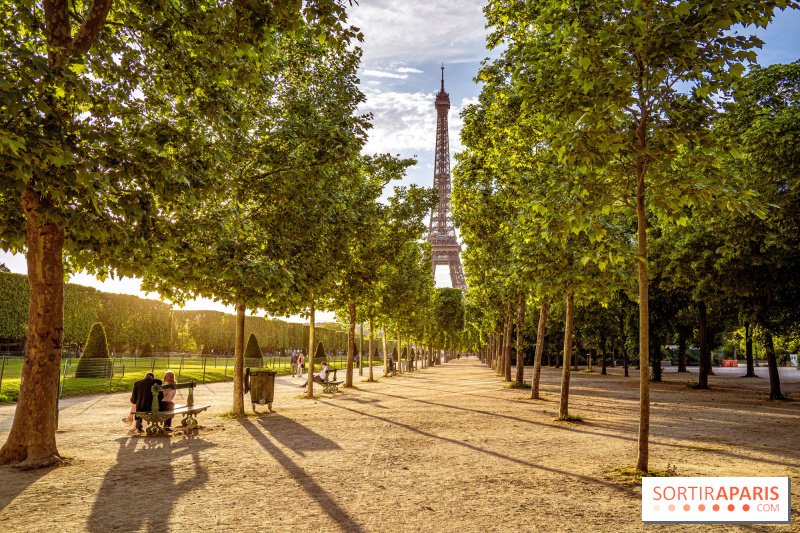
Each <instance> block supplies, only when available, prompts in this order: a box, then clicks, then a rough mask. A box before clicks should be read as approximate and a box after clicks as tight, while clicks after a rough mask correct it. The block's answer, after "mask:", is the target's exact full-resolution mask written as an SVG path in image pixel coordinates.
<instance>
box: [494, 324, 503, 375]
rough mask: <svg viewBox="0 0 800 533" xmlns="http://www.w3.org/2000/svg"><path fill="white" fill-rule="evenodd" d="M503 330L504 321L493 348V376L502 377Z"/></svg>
mask: <svg viewBox="0 0 800 533" xmlns="http://www.w3.org/2000/svg"><path fill="white" fill-rule="evenodd" d="M504 330H505V321H504V322H502V323H501V325H500V331H498V332H497V334H496V335H497V342H496V343H495V347H494V357H495V364H494V366H495V370H494V371H495V374H497V375H498V376H502V375H503V373H502V372H503V331H504Z"/></svg>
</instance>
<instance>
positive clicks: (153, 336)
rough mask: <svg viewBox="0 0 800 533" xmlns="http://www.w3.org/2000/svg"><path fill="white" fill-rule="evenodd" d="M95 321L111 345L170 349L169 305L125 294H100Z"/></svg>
mask: <svg viewBox="0 0 800 533" xmlns="http://www.w3.org/2000/svg"><path fill="white" fill-rule="evenodd" d="M99 296H100V309H99V310H98V320H99V321H100V322H102V323H103V326H104V327H105V328H106V331H107V333H108V337H109V338H110V339H111V342H114V343H123V344H132V345H139V346H141V345H144V344H146V343H150V344H153V345H155V346H169V345H170V343H171V342H172V306H171V305H169V304H167V303H164V302H160V301H158V300H149V299H146V298H139V297H138V296H132V295H128V294H109V293H100V294H99Z"/></svg>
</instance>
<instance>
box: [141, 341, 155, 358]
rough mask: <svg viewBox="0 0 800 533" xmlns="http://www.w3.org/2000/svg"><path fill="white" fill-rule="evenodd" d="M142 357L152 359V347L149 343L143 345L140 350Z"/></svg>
mask: <svg viewBox="0 0 800 533" xmlns="http://www.w3.org/2000/svg"><path fill="white" fill-rule="evenodd" d="M142 357H153V345H152V344H150V343H149V342H146V343H144V348H142Z"/></svg>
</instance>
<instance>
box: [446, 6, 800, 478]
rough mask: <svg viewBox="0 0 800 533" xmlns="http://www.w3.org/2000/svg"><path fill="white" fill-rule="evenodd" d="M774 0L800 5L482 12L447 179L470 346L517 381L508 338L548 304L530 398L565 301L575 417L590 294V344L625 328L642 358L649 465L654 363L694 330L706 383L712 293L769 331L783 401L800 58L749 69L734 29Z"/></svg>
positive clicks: (566, 373) (743, 42)
mask: <svg viewBox="0 0 800 533" xmlns="http://www.w3.org/2000/svg"><path fill="white" fill-rule="evenodd" d="M776 6H780V7H787V6H790V7H793V8H794V7H798V5H797V4H796V3H795V2H770V1H759V2H745V1H731V2H725V3H723V4H720V3H714V2H655V3H650V4H641V3H640V2H630V1H628V0H611V1H603V2H589V3H587V2H579V3H578V4H575V3H568V2H567V3H565V2H561V1H560V0H558V1H556V0H540V1H538V2H535V3H533V4H531V3H527V4H521V3H519V2H514V1H510V0H495V1H493V2H491V3H490V4H489V6H488V7H487V9H486V13H487V19H488V23H489V26H490V27H491V28H492V34H491V36H490V39H489V46H490V48H495V49H497V50H498V51H500V57H499V58H498V59H496V60H494V61H491V62H487V63H486V64H485V65H484V67H483V69H482V70H481V72H480V75H479V79H480V80H481V81H482V82H483V83H484V88H483V90H482V93H481V96H480V98H479V102H478V103H477V104H475V105H472V106H470V107H468V108H467V109H465V111H464V112H463V117H464V121H465V125H464V130H463V132H462V142H463V144H464V146H465V150H464V151H463V152H462V153H461V154H459V155H457V159H458V165H457V167H456V169H455V173H454V189H453V203H454V215H455V220H456V223H457V224H458V226H459V227H460V230H461V235H462V237H463V239H464V242H465V244H466V245H467V247H466V251H465V254H464V266H465V271H466V274H467V281H468V285H469V287H470V291H469V293H468V294H467V301H468V303H467V304H466V309H465V312H466V316H467V320H468V322H470V323H472V324H474V327H475V329H476V331H477V339H476V342H475V344H473V345H472V347H473V348H485V349H486V350H485V357H486V359H487V361H488V362H489V363H490V364H492V365H493V366H494V367H495V368H496V369H497V370H498V372H499V373H500V374H501V375H502V376H503V377H504V378H505V379H506V380H511V352H512V345H513V344H516V347H517V351H518V353H522V352H523V345H524V337H523V332H524V330H525V329H526V327H529V328H530V329H533V324H531V325H530V326H527V325H526V323H525V322H526V321H525V317H526V314H525V313H526V309H527V308H529V307H533V308H534V309H536V310H537V311H538V322H537V323H536V327H535V330H536V335H535V339H536V349H535V353H534V357H533V365H534V383H533V387H532V389H533V390H532V396H533V397H534V398H536V397H538V386H539V383H538V381H539V372H540V365H541V358H542V353H543V351H544V348H545V346H544V341H545V338H546V335H547V324H548V313H549V312H550V310H551V309H553V310H554V311H558V313H557V314H558V315H560V316H561V318H562V319H563V326H561V327H560V328H559V329H560V331H561V333H562V334H563V341H562V342H561V349H562V350H563V362H564V364H563V373H562V387H561V399H560V410H559V411H560V416H561V418H564V419H569V411H568V406H569V379H570V366H571V365H570V364H569V362H570V361H571V359H572V357H573V347H574V345H575V344H576V343H575V340H576V339H575V336H574V331H573V328H574V326H573V324H574V319H575V316H576V307H577V308H579V309H583V310H584V311H585V312H584V313H582V318H583V319H584V320H587V321H589V322H591V324H592V326H593V327H586V328H584V335H585V336H584V338H583V339H581V340H582V341H583V343H582V344H584V343H587V342H591V343H592V344H594V346H595V347H599V348H600V350H599V351H600V352H601V353H603V352H605V351H606V350H607V349H608V348H607V343H612V344H613V345H614V348H617V347H618V349H619V350H620V351H621V352H622V353H623V356H624V357H625V358H627V357H628V356H629V355H634V358H635V359H637V360H638V364H639V365H640V366H641V368H642V369H643V370H642V372H641V379H640V424H639V441H638V453H637V460H636V468H637V469H639V470H642V471H646V470H647V466H648V459H649V452H648V442H649V427H650V408H649V406H650V401H649V382H650V378H651V376H650V372H648V371H647V369H648V368H649V367H650V364H651V363H652V364H653V365H652V366H653V378H654V379H660V369H661V365H660V348H659V346H660V345H662V344H664V343H667V342H675V341H678V342H679V343H680V344H681V345H685V344H686V343H687V342H689V339H690V337H691V336H692V333H691V332H692V330H693V329H695V327H696V329H697V330H698V334H697V337H698V342H699V344H700V353H701V379H700V381H701V382H700V384H699V385H700V386H707V382H706V381H705V376H707V374H708V373H709V371H710V368H711V367H710V345H711V343H710V342H709V326H708V317H709V309H711V308H713V309H715V311H714V312H715V313H723V310H724V312H725V313H727V316H728V317H729V321H730V323H733V324H736V325H740V326H742V327H743V328H744V329H746V331H747V332H748V333H749V332H752V331H754V330H755V331H758V332H759V334H760V335H762V338H763V342H764V345H765V346H766V350H767V359H768V362H769V367H770V391H771V397H772V398H781V397H782V395H781V392H780V384H779V380H778V373H777V366H776V358H775V353H774V349H773V346H772V345H773V342H772V338H773V336H774V335H776V334H782V335H788V334H791V332H792V331H795V332H796V331H797V330H796V328H797V325H798V324H799V323H800V321H798V320H797V317H795V316H793V315H792V313H793V312H796V306H795V310H794V311H792V310H791V303H793V302H796V301H797V297H798V296H800V295H799V294H798V292H797V287H798V284H797V281H798V278H797V274H796V273H795V272H796V271H797V269H796V268H794V267H793V266H792V265H793V264H794V265H796V264H797V263H796V261H797V254H798V253H799V252H800V248H799V247H798V246H797V241H796V239H797V235H798V233H797V231H796V230H797V228H796V227H795V226H796V224H797V220H798V219H797V217H796V209H797V207H796V206H797V205H798V204H797V203H796V201H797V191H798V175H797V168H798V166H797V161H796V154H797V149H796V140H794V139H796V138H797V133H798V131H797V127H798V126H797V125H798V124H799V123H798V122H797V118H798V117H797V97H798V94H800V92H798V85H797V80H798V79H800V78H798V73H800V65H798V64H793V65H785V66H774V67H768V68H760V67H758V66H754V67H752V68H751V69H750V71H749V73H748V74H747V76H744V77H742V76H743V74H744V72H745V66H744V63H745V62H747V61H750V62H754V61H755V59H756V56H755V52H754V51H753V49H755V48H757V47H758V46H760V44H761V42H760V41H759V40H758V38H756V37H746V36H742V35H740V34H738V33H732V32H731V31H730V29H731V28H732V27H733V26H734V25H740V26H741V27H748V26H752V25H758V26H765V25H766V24H767V23H768V22H769V21H770V20H771V18H772V15H773V12H774V10H775V9H776ZM790 219H792V220H791V221H790ZM767 265H769V266H768V267H767ZM765 267H766V268H765ZM759 269H761V270H759ZM554 302H563V303H559V305H557V306H554ZM632 311H633V312H632ZM515 325H516V328H515ZM515 332H516V335H514V333H515ZM515 336H516V338H514V337H515ZM587 337H588V338H587ZM576 352H577V351H576ZM636 352H638V357H637V356H635V353H636ZM651 354H653V357H652V359H651ZM522 360H523V358H520V357H518V359H517V361H518V362H521V361H522ZM516 379H517V380H518V381H520V382H521V380H522V364H518V365H517V376H516Z"/></svg>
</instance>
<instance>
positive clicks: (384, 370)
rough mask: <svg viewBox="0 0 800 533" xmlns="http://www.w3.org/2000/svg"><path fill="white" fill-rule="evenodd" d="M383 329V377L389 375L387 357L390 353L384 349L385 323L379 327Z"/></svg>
mask: <svg viewBox="0 0 800 533" xmlns="http://www.w3.org/2000/svg"><path fill="white" fill-rule="evenodd" d="M381 329H382V330H383V377H386V376H388V375H389V358H390V357H391V354H390V353H389V352H388V351H386V325H385V324H384V325H383V327H382V328H381Z"/></svg>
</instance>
